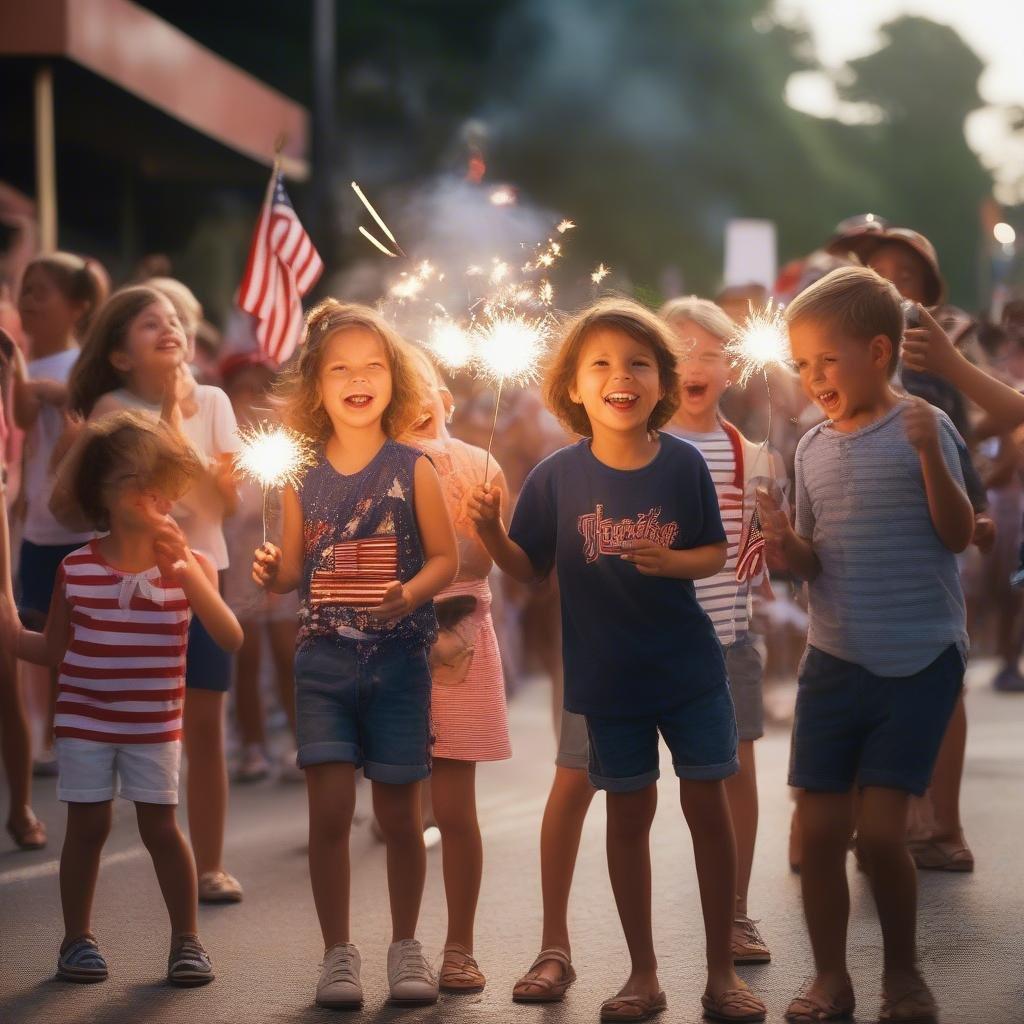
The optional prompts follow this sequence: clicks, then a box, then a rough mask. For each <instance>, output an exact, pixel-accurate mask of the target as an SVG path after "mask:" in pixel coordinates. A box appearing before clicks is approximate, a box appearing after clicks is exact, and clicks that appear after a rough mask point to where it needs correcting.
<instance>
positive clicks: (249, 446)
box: [235, 423, 315, 490]
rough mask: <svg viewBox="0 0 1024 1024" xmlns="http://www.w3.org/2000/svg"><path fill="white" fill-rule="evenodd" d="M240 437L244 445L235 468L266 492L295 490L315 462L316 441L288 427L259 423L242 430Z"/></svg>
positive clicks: (237, 455)
mask: <svg viewBox="0 0 1024 1024" xmlns="http://www.w3.org/2000/svg"><path fill="white" fill-rule="evenodd" d="M238 436H239V438H240V439H241V442H242V445H241V447H240V448H239V450H238V452H237V454H236V455H235V468H236V469H237V470H238V472H239V473H241V474H242V476H244V477H248V478H249V479H250V480H254V481H255V482H256V483H258V484H259V485H260V486H261V487H262V488H264V490H266V489H268V488H270V487H284V486H285V485H291V486H292V487H295V486H296V485H297V484H298V483H299V481H300V480H301V479H302V476H303V474H304V473H305V471H306V469H307V468H308V467H309V466H311V465H313V463H314V461H315V459H314V450H313V442H312V441H310V439H309V438H308V437H306V436H305V434H299V433H297V432H296V431H294V430H289V429H288V428H287V427H282V426H278V425H277V424H269V423H258V424H256V425H255V426H252V427H239V428H238Z"/></svg>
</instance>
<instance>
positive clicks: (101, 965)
mask: <svg viewBox="0 0 1024 1024" xmlns="http://www.w3.org/2000/svg"><path fill="white" fill-rule="evenodd" d="M57 977H58V978H60V979H61V980H62V981H75V982H78V984H80V985H88V984H91V983H92V982H94V981H106V980H107V961H106V960H104V959H103V954H102V953H101V952H100V947H99V944H98V943H97V942H96V939H95V938H93V936H91V935H79V937H78V938H77V939H73V940H72V941H71V942H69V943H68V944H67V945H66V946H62V947H61V951H60V953H59V954H58V956H57Z"/></svg>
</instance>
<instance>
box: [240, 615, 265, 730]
mask: <svg viewBox="0 0 1024 1024" xmlns="http://www.w3.org/2000/svg"><path fill="white" fill-rule="evenodd" d="M242 632H243V634H244V637H245V639H244V640H243V641H242V646H241V648H240V649H239V651H238V653H237V654H236V655H235V715H236V716H237V718H238V731H239V732H240V733H241V734H242V743H243V744H245V745H246V746H249V745H250V744H259V745H261V746H262V745H263V743H265V742H266V738H267V737H266V730H265V729H264V725H263V701H262V700H261V699H260V661H261V660H262V659H261V657H260V654H261V647H262V644H263V631H262V629H260V627H259V625H258V623H256V622H253V621H247V622H245V623H243V624H242Z"/></svg>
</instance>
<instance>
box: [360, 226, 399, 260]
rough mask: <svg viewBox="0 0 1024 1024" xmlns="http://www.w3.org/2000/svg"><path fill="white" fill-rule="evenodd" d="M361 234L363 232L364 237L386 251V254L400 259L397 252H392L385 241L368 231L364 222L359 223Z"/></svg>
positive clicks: (383, 251) (382, 250)
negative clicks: (379, 239) (363, 224)
mask: <svg viewBox="0 0 1024 1024" xmlns="http://www.w3.org/2000/svg"><path fill="white" fill-rule="evenodd" d="M359 234H361V235H362V236H363V238H365V239H367V240H368V241H370V242H372V243H373V244H374V245H375V246H376V247H377V248H378V249H380V251H381V252H382V253H384V255H385V256H390V257H391V258H392V259H396V260H397V259H398V253H397V252H392V251H391V250H390V249H389V248H388V247H387V246H386V245H385V244H384V243H383V242H381V241H378V240H377V239H376V238H374V237H373V235H371V234H370V232H369V231H367V230H366V228H364V227H363V226H362V224H360V225H359Z"/></svg>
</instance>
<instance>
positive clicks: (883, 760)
mask: <svg viewBox="0 0 1024 1024" xmlns="http://www.w3.org/2000/svg"><path fill="white" fill-rule="evenodd" d="M963 680H964V659H963V656H962V655H961V654H960V650H959V648H958V647H957V646H956V645H955V644H950V646H949V647H947V648H946V649H945V650H944V651H943V652H942V654H940V655H939V656H938V657H937V658H936V659H935V660H934V661H933V662H932V663H931V664H930V665H929V666H928V667H927V668H924V669H922V670H921V671H920V672H918V673H916V674H915V675H912V676H895V677H893V676H876V675H874V674H873V673H871V672H869V671H868V670H867V669H866V668H862V667H861V666H860V665H855V664H853V663H852V662H849V661H842V660H841V659H840V658H835V657H833V656H832V655H831V654H826V653H825V652H824V651H819V650H818V649H817V648H816V647H808V648H807V651H806V652H805V654H804V660H803V663H802V664H801V666H800V677H799V680H798V689H797V698H796V716H795V718H794V721H793V746H792V749H791V752H790V764H789V784H790V785H791V786H796V787H797V788H798V789H809V790H814V791H816V792H822V793H845V792H847V791H848V790H849V789H850V788H851V787H852V786H853V784H854V783H855V782H856V784H857V785H858V786H859V787H863V786H885V787H887V788H889V789H901V790H905V791H906V792H908V793H912V794H914V795H915V796H921V795H922V794H923V793H924V791H925V790H926V789H927V788H928V784H929V782H930V781H931V777H932V769H933V768H934V767H935V759H936V757H938V754H939V747H940V746H941V745H942V738H943V736H945V734H946V726H947V725H948V724H949V719H950V716H951V715H952V714H953V709H954V708H955V707H956V702H957V700H958V699H959V697H960V691H961V689H962V688H963Z"/></svg>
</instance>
